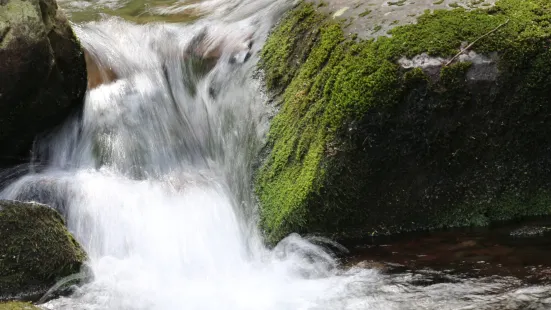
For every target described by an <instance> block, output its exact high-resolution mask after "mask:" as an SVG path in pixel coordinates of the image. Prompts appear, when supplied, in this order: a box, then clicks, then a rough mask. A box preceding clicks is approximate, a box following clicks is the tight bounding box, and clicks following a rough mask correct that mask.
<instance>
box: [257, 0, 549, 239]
mask: <svg viewBox="0 0 551 310" xmlns="http://www.w3.org/2000/svg"><path fill="white" fill-rule="evenodd" d="M373 1H375V2H381V1H379V0H369V1H366V3H369V2H373ZM352 2H354V1H352V0H350V1H348V0H347V1H344V3H346V4H347V5H348V4H350V3H352ZM448 2H449V1H435V2H434V3H432V2H426V1H425V2H423V1H421V2H419V1H415V3H416V4H412V3H413V2H411V1H403V6H402V5H400V6H398V5H396V6H393V8H392V9H390V10H392V11H393V12H394V11H398V10H407V9H408V5H410V4H411V5H414V6H415V7H416V10H417V11H419V9H420V6H422V5H426V6H427V7H426V8H427V9H434V8H438V7H440V5H441V4H442V3H444V4H446V3H448ZM493 2H494V1H491V3H490V6H489V7H487V8H467V9H466V8H457V9H452V6H451V5H448V9H449V10H434V11H430V10H429V11H427V12H425V13H424V14H423V15H421V16H419V17H417V18H416V20H415V23H414V24H409V25H401V26H395V27H394V28H393V29H392V30H390V32H389V33H388V34H385V35H384V36H378V37H376V39H369V40H359V39H358V35H357V34H358V33H354V32H353V29H355V28H354V27H352V26H354V25H361V24H362V20H367V19H369V18H372V17H370V15H371V14H374V13H373V12H371V13H369V14H359V15H357V16H355V17H354V16H350V14H351V13H350V12H354V10H352V11H347V12H348V13H342V14H336V15H335V13H334V12H330V10H329V9H328V8H333V9H334V10H335V12H338V11H339V7H338V5H339V4H341V3H342V1H329V4H328V5H312V4H308V3H302V4H300V5H298V6H297V7H296V8H295V9H293V10H292V11H291V12H289V13H288V15H287V16H286V17H285V18H284V19H283V20H282V21H281V23H280V24H279V25H278V26H277V27H276V28H275V29H274V31H273V32H272V34H271V35H270V37H269V39H268V41H267V43H266V45H265V47H264V49H263V52H262V60H261V63H260V68H261V69H262V71H263V73H264V79H265V83H266V86H267V88H268V89H269V90H270V91H272V92H273V93H274V94H275V97H276V101H277V102H279V106H278V109H279V111H278V113H277V115H276V116H275V117H274V119H273V121H272V124H271V129H270V132H269V135H268V142H267V146H266V152H265V153H266V154H267V156H266V158H265V160H264V163H263V165H262V167H261V168H260V169H259V171H258V173H257V178H256V191H257V194H258V196H259V200H260V206H261V220H262V226H263V228H264V229H265V231H266V233H267V237H268V239H269V240H270V241H271V242H277V241H278V240H280V239H281V238H282V237H284V236H285V235H287V234H288V233H290V232H299V233H321V234H323V235H326V236H331V237H333V238H337V239H341V240H342V239H355V238H364V237H366V236H370V235H376V234H389V233H397V232H403V231H410V230H421V229H422V230H424V229H434V228H441V227H455V226H470V225H487V224H488V223H490V222H492V221H499V220H507V219H512V218H519V217H523V216H527V215H543V214H550V213H551V192H549V188H551V187H550V185H551V156H549V154H550V151H551V105H550V102H551V66H549V64H550V63H551V50H550V44H551V24H550V23H549V20H550V18H551V6H550V4H549V2H548V1H547V0H528V1H522V2H519V1H516V0H498V1H495V3H493ZM358 3H359V5H360V6H361V5H365V3H364V4H362V3H363V2H361V1H359V2H358ZM431 3H432V4H431ZM436 3H437V4H438V5H437V6H435V5H436ZM360 6H358V7H360ZM349 7H350V8H355V7H356V6H354V5H351V4H350V5H349ZM385 10H386V9H385ZM339 13H340V12H339ZM347 14H348V15H347ZM335 16H347V18H348V20H344V21H343V20H339V18H340V17H338V18H337V17H335ZM351 25H352V26H351ZM343 29H345V30H346V31H343ZM351 29H352V30H351ZM360 30H361V29H360ZM374 33H375V34H376V33H378V32H372V33H371V36H373V34H374ZM360 37H361V36H360ZM364 37H369V36H366V35H364Z"/></svg>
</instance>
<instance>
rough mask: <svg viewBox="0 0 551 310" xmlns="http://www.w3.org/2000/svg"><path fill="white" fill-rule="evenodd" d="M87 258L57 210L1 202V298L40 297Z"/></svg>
mask: <svg viewBox="0 0 551 310" xmlns="http://www.w3.org/2000/svg"><path fill="white" fill-rule="evenodd" d="M85 259H86V254H85V253H84V251H83V250H82V248H81V247H80V245H79V244H78V243H77V241H76V240H75V239H74V238H73V236H72V235H71V234H70V233H69V232H68V231H67V229H66V228H65V225H64V221H63V219H62V217H61V216H60V215H59V213H58V212H57V211H55V210H54V209H52V208H49V207H48V206H46V205H42V204H37V203H23V202H15V201H0V301H1V300H11V299H27V300H33V299H35V298H40V297H41V296H42V295H43V294H44V293H45V292H46V291H47V290H48V289H49V288H51V287H52V286H53V285H54V284H55V283H56V282H57V281H58V280H60V279H61V278H63V277H66V276H69V275H72V274H75V273H78V272H79V271H80V268H81V265H82V263H83V262H84V260H85ZM1 307H2V306H1V305H0V309H1ZM8 309H9V308H8Z"/></svg>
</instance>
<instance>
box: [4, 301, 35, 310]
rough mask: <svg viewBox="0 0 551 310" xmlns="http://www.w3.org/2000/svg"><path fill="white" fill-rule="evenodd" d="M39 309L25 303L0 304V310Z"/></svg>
mask: <svg viewBox="0 0 551 310" xmlns="http://www.w3.org/2000/svg"><path fill="white" fill-rule="evenodd" d="M39 309H40V308H38V307H35V306H33V305H31V304H29V303H26V302H7V303H0V310H39Z"/></svg>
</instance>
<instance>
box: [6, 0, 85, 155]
mask: <svg viewBox="0 0 551 310" xmlns="http://www.w3.org/2000/svg"><path fill="white" fill-rule="evenodd" d="M0 59H1V60H2V61H0V145H1V146H2V147H1V149H0V165H4V166H5V165H9V164H13V163H17V162H21V161H27V159H28V157H29V153H30V149H31V146H32V143H33V140H34V139H35V137H36V136H37V135H38V134H40V133H42V132H44V131H46V130H49V129H51V128H53V127H55V126H57V125H59V124H60V123H61V122H62V121H63V120H64V119H65V118H66V117H67V116H68V115H69V114H71V113H72V111H74V110H76V109H78V108H80V107H81V105H82V103H83V99H84V94H85V92H86V66H85V61H84V54H83V51H82V48H81V45H80V43H79V41H78V39H77V38H76V36H75V34H74V33H73V31H72V29H71V27H70V24H69V22H68V21H67V19H66V18H65V16H64V14H63V12H62V11H61V10H60V9H58V7H57V4H56V2H55V1H54V0H1V1H0Z"/></svg>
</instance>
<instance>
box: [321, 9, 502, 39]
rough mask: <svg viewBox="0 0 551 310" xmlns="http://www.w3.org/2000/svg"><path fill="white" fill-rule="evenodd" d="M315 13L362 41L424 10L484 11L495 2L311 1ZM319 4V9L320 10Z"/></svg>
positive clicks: (408, 20) (386, 30)
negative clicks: (460, 9) (314, 6)
mask: <svg viewBox="0 0 551 310" xmlns="http://www.w3.org/2000/svg"><path fill="white" fill-rule="evenodd" d="M311 2H312V3H314V4H315V5H317V6H318V11H320V12H323V13H325V14H328V15H330V16H331V17H332V18H333V19H336V20H341V21H344V27H343V30H344V31H345V33H347V34H357V35H358V36H359V37H360V38H362V39H369V38H377V37H379V36H384V35H388V31H389V30H391V29H392V28H394V27H397V26H401V25H407V24H412V23H415V22H417V17H419V16H420V15H422V14H423V13H424V12H425V11H426V10H430V11H433V10H446V9H447V10H449V9H453V8H464V9H467V10H472V9H476V8H487V7H491V6H493V5H494V4H495V0H390V1H389V0H324V1H319V0H314V1H311ZM320 4H321V6H320Z"/></svg>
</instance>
